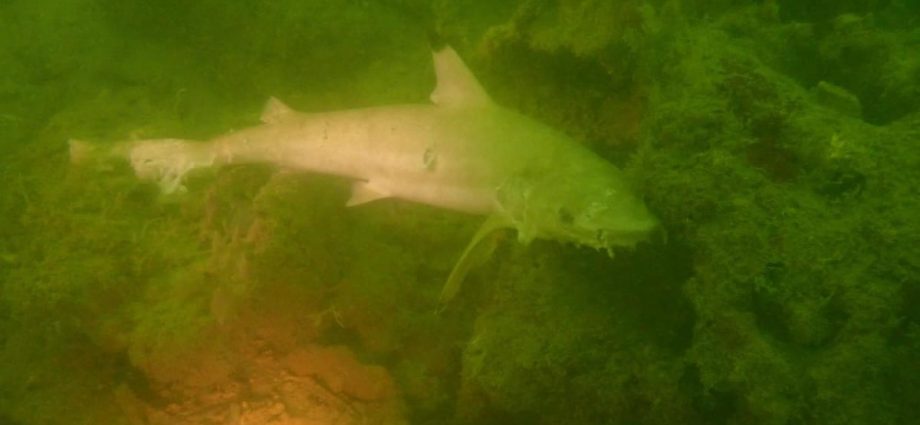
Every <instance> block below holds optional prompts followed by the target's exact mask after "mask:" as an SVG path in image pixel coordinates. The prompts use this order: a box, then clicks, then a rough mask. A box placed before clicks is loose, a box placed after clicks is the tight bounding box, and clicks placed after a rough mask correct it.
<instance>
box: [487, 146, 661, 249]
mask: <svg viewBox="0 0 920 425" xmlns="http://www.w3.org/2000/svg"><path fill="white" fill-rule="evenodd" d="M580 164H581V165H582V166H583V167H580V168H567V167H562V168H561V169H560V168H555V169H553V171H551V172H548V173H543V174H542V175H532V174H531V175H528V173H523V174H521V175H519V176H516V177H515V178H513V179H509V181H507V182H506V183H505V184H504V185H502V187H500V188H499V191H498V195H499V196H498V200H499V204H500V208H501V210H502V211H503V212H504V214H505V215H506V217H508V219H509V221H510V222H511V224H512V226H513V227H515V228H516V229H517V230H518V237H519V239H520V240H521V242H524V243H528V242H530V241H531V240H533V239H535V238H541V239H553V240H558V241H564V242H570V243H574V244H576V245H581V246H587V247H591V248H595V249H601V250H605V251H607V253H608V254H609V255H611V256H613V249H614V248H615V247H633V246H635V245H636V244H637V243H639V242H641V241H643V240H646V239H648V238H649V236H650V235H651V234H652V233H653V232H654V231H656V230H657V229H658V227H659V226H658V221H657V220H656V219H655V217H654V216H652V214H651V213H650V212H649V211H648V209H647V208H646V206H645V204H644V203H643V202H642V200H641V199H640V198H639V197H637V196H636V195H635V194H634V193H633V192H632V191H631V190H630V189H629V187H628V185H627V184H626V181H625V180H624V178H623V177H622V175H621V173H620V171H619V170H618V169H617V168H615V167H614V166H613V165H611V164H609V163H607V162H606V161H602V160H601V161H589V162H580Z"/></svg>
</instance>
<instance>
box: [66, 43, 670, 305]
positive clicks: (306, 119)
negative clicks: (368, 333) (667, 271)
mask: <svg viewBox="0 0 920 425" xmlns="http://www.w3.org/2000/svg"><path fill="white" fill-rule="evenodd" d="M433 59H434V67H435V73H436V76H437V86H436V88H435V90H434V91H433V92H432V94H431V103H430V104H415V105H411V104H410V105H397V106H383V107H372V108H363V109H352V110H342V111H334V112H327V113H302V112H297V111H294V110H293V109H291V108H289V107H288V106H286V105H285V104H284V103H282V102H281V101H279V100H277V99H275V98H272V99H270V100H269V101H268V103H267V105H266V107H265V109H264V112H263V114H262V123H263V124H262V125H258V126H255V127H251V128H247V129H243V130H239V131H235V132H232V133H229V134H225V135H223V136H219V137H217V138H215V139H213V140H210V141H206V142H199V141H189V140H182V139H152V140H137V141H129V142H122V143H117V144H115V145H111V146H110V147H101V146H100V147H94V146H92V145H89V144H87V143H85V142H80V141H75V140H71V141H70V153H71V158H72V160H73V161H74V162H81V161H82V160H85V159H88V158H91V157H93V156H96V157H116V158H123V159H127V160H128V161H129V162H130V164H131V166H132V167H133V169H134V171H135V174H136V175H137V177H138V178H141V179H145V180H151V181H156V182H157V183H159V185H160V187H161V189H162V190H163V191H164V192H176V191H181V190H183V185H182V184H183V180H184V179H185V177H186V176H187V175H188V173H189V172H190V171H192V170H194V169H199V168H204V167H216V166H221V165H225V164H237V163H271V164H276V165H278V166H280V167H283V168H285V169H292V170H299V171H306V172H314V173H323V174H332V175H338V176H343V177H347V178H350V179H353V180H354V186H353V191H352V195H351V199H350V200H349V201H348V205H349V206H355V205H360V204H364V203H367V202H371V201H374V200H378V199H384V198H398V199H403V200H408V201H412V202H419V203H423V204H428V205H433V206H437V207H442V208H446V209H449V210H455V211H461V212H466V213H471V214H477V215H484V216H487V218H486V220H485V222H484V224H483V225H482V226H481V227H480V229H479V230H478V231H477V232H476V234H475V236H474V237H473V239H472V241H471V242H470V243H469V245H468V246H467V247H466V249H465V250H464V251H463V253H462V255H461V256H460V259H459V260H458V261H457V263H456V265H455V266H454V268H453V270H452V271H451V274H450V276H449V278H448V280H447V284H446V285H445V287H444V290H443V291H442V294H441V300H440V302H441V305H442V306H443V305H444V304H446V303H447V302H448V301H449V300H450V299H451V298H453V296H454V295H455V294H456V293H457V291H458V290H459V288H460V283H461V282H462V280H463V277H464V275H465V274H466V273H467V271H468V270H469V268H470V267H471V266H472V265H474V263H476V262H477V261H481V260H482V259H483V258H485V257H487V256H488V255H489V253H490V248H489V246H492V244H484V243H482V241H483V240H485V239H486V237H487V236H488V235H489V234H491V233H492V232H494V231H496V230H498V229H503V228H513V229H515V230H516V231H517V237H518V240H519V241H520V242H522V243H524V244H527V243H529V242H530V241H532V240H534V239H537V238H542V239H552V240H557V241H563V242H571V243H574V244H577V245H581V246H588V247H592V248H596V249H603V250H606V251H607V252H608V253H609V254H610V255H611V256H612V255H613V248H614V247H632V246H634V245H635V244H636V243H638V242H640V241H642V240H644V239H646V238H647V237H648V235H649V233H650V232H651V231H652V230H653V229H655V228H656V226H657V221H656V220H655V218H654V217H653V216H652V214H651V213H649V211H648V209H647V208H646V206H645V205H644V203H643V202H642V201H641V200H640V198H639V197H637V196H636V195H635V194H634V193H633V192H632V191H631V190H630V188H629V187H628V185H627V183H626V181H625V180H624V178H623V176H622V173H621V171H620V170H619V169H617V168H616V167H615V166H614V165H612V164H611V163H609V162H608V161H606V160H604V159H602V158H601V157H599V156H598V155H596V154H594V153H593V152H592V151H590V150H588V149H587V148H585V147H584V146H582V145H581V144H579V143H577V142H575V141H574V140H572V139H571V138H569V137H567V136H566V135H565V134H563V133H562V132H560V131H557V130H555V129H553V128H550V127H549V126H546V125H544V124H541V123H539V122H537V121H535V120H533V119H531V118H528V117H526V116H524V115H522V114H519V113H517V112H515V111H512V110H510V109H507V108H504V107H502V106H500V105H498V104H496V103H495V102H493V101H492V100H491V99H490V97H489V96H488V94H487V93H486V92H485V90H483V88H482V86H481V85H480V84H479V82H478V81H477V80H476V78H475V77H474V75H473V73H472V72H470V70H469V69H468V68H467V67H466V65H465V64H464V63H463V61H462V60H461V59H460V57H459V56H458V55H457V53H456V52H455V51H454V50H453V49H451V48H449V47H448V48H444V49H442V50H441V51H438V52H435V53H434V54H433Z"/></svg>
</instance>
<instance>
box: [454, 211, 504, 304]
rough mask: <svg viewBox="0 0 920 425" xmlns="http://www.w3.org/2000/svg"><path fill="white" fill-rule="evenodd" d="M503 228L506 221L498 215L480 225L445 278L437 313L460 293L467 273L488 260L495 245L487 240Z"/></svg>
mask: <svg viewBox="0 0 920 425" xmlns="http://www.w3.org/2000/svg"><path fill="white" fill-rule="evenodd" d="M505 227H508V222H507V220H505V219H504V218H502V217H500V216H498V215H491V216H489V218H487V219H486V221H485V222H484V223H482V226H480V227H479V230H477V231H476V234H475V235H473V239H472V240H471V241H470V243H469V244H468V245H467V246H466V249H464V250H463V254H461V255H460V259H459V260H457V263H456V264H454V268H453V270H451V272H450V276H449V277H448V278H447V283H445V284H444V289H442V290H441V296H440V298H439V299H438V312H441V311H444V309H445V308H447V305H448V304H449V303H450V302H451V300H453V299H454V297H455V296H456V295H457V293H459V292H460V287H461V285H462V284H463V279H464V278H465V277H466V274H467V272H469V271H470V269H471V268H473V267H475V266H478V265H480V264H482V263H484V262H485V261H486V260H488V259H489V257H490V256H491V255H492V252H494V251H495V245H496V244H495V243H493V242H494V241H491V240H487V239H488V237H489V236H490V235H492V234H493V233H494V232H495V231H496V230H498V229H501V228H505Z"/></svg>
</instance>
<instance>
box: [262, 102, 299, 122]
mask: <svg viewBox="0 0 920 425" xmlns="http://www.w3.org/2000/svg"><path fill="white" fill-rule="evenodd" d="M294 113H296V111H294V110H293V109H291V107H290V106H287V105H285V104H284V102H282V101H280V100H278V98H277V97H274V96H272V97H270V98H268V102H265V107H264V108H262V117H261V118H260V119H261V120H262V122H263V123H265V124H275V123H277V122H279V121H281V120H283V119H284V117H287V116H290V115H292V114H294Z"/></svg>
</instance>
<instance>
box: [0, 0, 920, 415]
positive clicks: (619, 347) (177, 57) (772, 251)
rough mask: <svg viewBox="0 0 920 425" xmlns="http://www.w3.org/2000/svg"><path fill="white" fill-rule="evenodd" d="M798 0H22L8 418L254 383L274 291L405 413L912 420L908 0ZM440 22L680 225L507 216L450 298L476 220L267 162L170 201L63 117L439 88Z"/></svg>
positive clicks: (10, 102)
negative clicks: (572, 235) (619, 231)
mask: <svg viewBox="0 0 920 425" xmlns="http://www.w3.org/2000/svg"><path fill="white" fill-rule="evenodd" d="M218 3H219V4H218ZM333 3H335V4H333ZM808 3H809V4H810V6H808V7H806V6H803V5H804V3H801V2H790V1H764V2H753V3H751V2H738V1H729V0H726V1H719V2H697V1H684V2H678V1H645V2H643V1H619V2H601V1H560V2H534V1H502V2H487V1H473V0H467V1H462V2H448V1H432V2H424V1H364V2H362V1H354V2H348V1H343V2H329V3H322V2H297V3H296V4H294V3H273V4H271V5H262V4H261V3H258V4H257V3H256V2H236V3H233V4H232V5H228V4H224V2H196V3H188V2H176V1H170V2H156V3H149V2H133V1H129V2H109V1H92V0H74V1H67V2H54V3H49V4H44V3H41V2H29V3H26V2H21V1H13V2H2V3H0V17H2V22H3V24H4V25H3V26H2V28H3V30H2V31H3V32H4V33H5V34H4V35H5V37H4V40H5V41H4V43H2V45H0V60H2V66H3V69H4V70H5V72H3V73H2V75H0V136H2V137H0V149H2V150H3V153H4V156H3V158H4V159H3V160H2V161H0V176H2V178H3V182H4V188H5V190H4V191H2V193H0V220H2V223H3V226H0V344H2V351H0V360H2V361H0V364H2V365H3V366H0V413H2V414H0V421H2V420H7V419H8V421H10V422H13V421H15V422H13V423H23V424H32V423H36V424H37V423H49V424H56V423H62V424H63V423H67V424H72V423H130V422H129V421H130V419H129V416H130V415H129V414H127V413H125V411H126V409H125V408H124V406H123V404H118V403H113V400H114V399H116V398H117V395H116V394H118V393H119V392H120V391H121V392H123V391H124V388H130V391H132V392H133V393H134V394H135V395H136V396H137V397H138V398H140V399H143V401H145V402H147V403H150V404H151V405H156V404H158V403H162V402H163V400H159V399H158V396H157V395H156V394H157V392H156V391H157V388H158V385H166V384H169V383H175V382H179V380H180V377H181V376H183V375H187V374H188V373H190V371H194V370H195V369H196V367H197V366H199V365H201V364H213V365H215V366H214V367H215V370H214V371H212V375H210V379H214V380H216V381H220V380H232V379H233V377H234V376H236V374H239V373H241V372H240V368H239V366H234V365H238V364H241V363H242V361H241V360H240V358H242V357H243V356H242V354H241V353H239V352H234V351H233V348H232V345H231V344H230V343H228V342H227V341H228V340H229V335H235V334H234V332H235V330H239V329H247V326H250V327H251V326H253V325H252V324H251V322H250V321H253V320H255V319H253V318H254V317H259V315H258V314H255V313H253V311H256V312H263V313H264V312H265V311H272V310H275V312H280V313H279V314H281V313H283V314H286V315H290V316H291V317H294V318H296V320H299V322H298V323H301V324H302V327H301V328H299V329H298V330H297V331H294V332H291V336H290V339H291V340H292V341H294V342H289V343H290V344H296V341H306V340H310V341H313V340H317V339H318V340H320V341H324V342H327V343H330V344H347V345H349V346H350V347H353V349H354V350H355V351H356V352H357V353H359V356H360V357H361V358H362V359H363V360H365V361H368V362H374V363H377V364H382V365H385V366H387V367H388V368H389V369H391V370H393V371H396V372H395V376H396V377H397V381H398V383H399V384H400V385H401V386H402V388H403V390H404V391H405V392H406V396H407V399H408V400H409V403H410V418H411V419H412V420H413V423H523V422H527V423H554V424H559V423H562V424H565V423H570V424H580V423H675V422H680V423H733V424H747V423H751V424H754V423H756V424H760V423H827V424H836V423H873V424H875V423H891V424H896V423H906V422H907V421H908V420H909V418H910V417H916V415H917V414H918V412H917V407H916V405H915V403H914V400H916V399H917V398H918V397H920V394H918V388H920V384H918V383H917V376H920V373H918V371H917V366H916V365H917V364H920V361H918V358H920V330H918V329H920V314H918V313H917V311H918V310H917V309H916V307H915V305H916V302H917V300H918V298H920V289H918V287H920V282H918V280H917V276H918V270H920V260H918V259H920V252H918V248H917V247H920V241H918V240H917V239H918V236H917V235H918V234H920V232H918V230H917V229H918V228H920V222H918V217H920V214H918V211H920V205H918V201H917V199H920V198H918V196H917V189H916V187H917V182H918V181H920V176H918V170H920V154H918V152H917V150H916V149H915V146H914V145H915V144H916V143H915V142H916V140H917V139H918V137H920V115H918V106H920V104H918V103H917V102H918V99H920V96H918V95H917V93H918V90H920V89H918V87H920V75H918V73H917V67H918V65H917V59H916V58H918V57H920V54H917V42H916V40H917V39H916V30H914V29H912V28H914V27H915V25H913V26H912V22H911V19H914V18H911V16H915V14H916V12H917V9H916V6H913V5H912V4H911V3H909V2H900V1H881V2H808ZM910 12H913V13H914V15H912V14H911V13H910ZM914 23H915V22H914ZM430 31H435V32H437V33H438V35H439V37H440V38H441V39H443V41H447V42H449V43H451V44H452V45H454V47H456V48H457V49H458V51H460V52H461V53H462V54H463V56H464V57H465V58H466V59H467V60H468V62H469V63H470V64H471V66H472V68H473V69H474V71H475V72H477V74H479V75H480V77H481V78H482V80H483V83H484V85H485V86H486V87H487V88H488V89H489V90H490V92H491V93H492V94H493V96H494V97H495V98H496V99H498V100H499V101H501V102H502V103H503V104H505V105H507V106H510V107H514V108H515V109H519V110H521V111H524V112H526V113H528V114H530V115H533V116H535V117H538V118H540V119H541V120H543V121H546V122H548V123H551V124H552V125H553V126H555V127H558V128H560V129H562V130H564V131H566V132H568V133H571V134H573V135H575V136H577V137H578V138H579V139H581V140H583V141H584V142H585V143H587V144H588V145H589V146H591V147H592V148H594V149H595V150H596V151H598V152H600V153H601V154H602V155H604V156H606V157H607V158H609V159H611V160H612V161H614V162H616V163H618V164H621V165H624V166H625V168H626V170H627V172H628V173H629V175H630V176H631V178H632V180H633V181H634V183H635V185H636V187H637V188H639V190H640V192H641V193H643V194H644V196H645V198H646V200H647V203H648V204H649V207H650V208H651V209H652V210H653V211H654V212H655V213H656V215H657V216H658V217H659V218H660V220H661V222H662V224H663V226H664V227H665V229H666V230H667V232H668V237H667V240H666V241H658V242H655V243H650V244H647V245H643V246H640V247H639V248H638V249H637V251H635V252H632V253H620V254H619V255H618V256H617V258H616V259H614V260H609V259H607V258H606V257H605V256H603V255H599V254H597V253H593V252H587V251H583V250H579V249H576V248H573V247H566V246H560V245H557V244H553V243H536V244H534V245H533V246H531V247H526V248H525V247H520V246H517V245H516V244H515V242H514V238H513V237H509V238H507V240H506V241H504V242H503V243H502V244H501V245H500V247H499V250H498V252H497V253H496V255H495V258H493V260H492V261H491V262H490V263H489V264H487V265H485V266H483V267H482V268H481V269H479V270H477V271H475V272H474V273H473V274H472V275H471V282H470V283H471V285H470V287H469V288H468V289H467V290H465V293H464V294H462V295H461V299H460V303H459V304H460V305H458V306H457V307H456V308H455V309H454V310H452V311H449V312H447V313H446V314H445V315H444V316H441V317H439V316H435V315H434V313H433V312H434V308H435V306H436V299H437V294H438V290H439V287H440V284H441V283H442V282H443V278H444V277H445V276H446V273H447V272H448V271H449V269H450V266H451V264H452V261H453V260H454V257H455V256H456V254H457V253H458V252H459V249H462V246H463V245H464V243H465V242H466V238H468V236H469V235H471V234H472V232H473V231H474V229H475V227H476V224H477V223H476V220H475V219H472V218H469V217H464V216H460V215H456V214H453V213H450V212H444V211H436V210H432V209H429V208H425V207H418V206H413V205H406V204H400V203H394V202H382V203H380V204H376V205H368V206H366V207H362V208H360V209H346V208H344V207H343V206H342V204H343V202H344V199H345V198H346V186H347V185H346V182H343V181H340V180H337V179H332V178H318V177H315V176H292V175H284V174H280V175H275V174H274V171H273V170H270V169H267V168H263V167H235V168H229V169H225V170H219V171H216V172H214V173H205V174H202V175H198V176H195V177H194V179H193V181H192V182H190V185H189V187H190V193H189V194H188V195H186V196H185V197H182V198H176V199H162V198H160V197H159V196H158V195H157V194H156V193H155V188H153V187H149V186H148V185H144V184H141V183H138V182H136V181H135V180H134V179H133V177H132V176H131V174H130V170H128V169H127V167H124V166H119V165H113V166H110V167H104V168H102V169H98V170H90V169H81V168H73V167H70V166H69V165H68V164H67V159H66V153H65V141H66V140H67V139H68V138H70V137H80V138H87V139H90V140H93V141H98V142H103V143H105V142H111V141H115V140H120V139H126V138H132V137H137V138H144V137H159V136H175V135H181V136H183V137H190V138H204V137H209V136H212V135H214V134H218V133H220V132H222V131H226V130H227V129H231V128H240V127H243V126H246V125H251V124H252V123H254V122H255V121H256V119H257V115H258V110H259V108H260V105H261V102H262V101H263V100H264V98H266V97H268V96H270V95H279V96H281V97H284V98H285V99H286V100H289V101H290V102H291V103H292V104H294V105H295V106H297V107H298V108H300V109H304V110H326V109H333V108H342V107H355V106H363V105H373V104H385V103H394V102H411V101H423V100H424V99H425V98H426V96H427V94H428V91H429V90H430V86H431V85H432V84H433V76H432V75H431V74H430V65H429V63H428V54H429V53H428V48H427V44H426V43H427V41H426V33H427V32H430ZM26 33H28V34H33V36H32V37H31V38H30V39H29V43H24V42H22V41H17V40H23V39H24V38H23V37H17V36H16V35H21V34H26ZM7 71H8V72H7ZM821 82H827V83H828V84H833V85H834V86H836V87H839V88H841V89H842V90H845V91H846V92H847V93H849V94H851V95H852V96H854V97H856V98H857V99H858V100H859V102H860V103H861V105H862V108H863V109H862V111H863V114H862V117H863V119H860V117H859V116H857V115H855V114H853V113H849V112H846V111H841V109H840V108H836V107H832V106H831V107H829V106H828V104H827V102H826V101H823V100H822V99H821V97H820V92H817V91H816V88H817V87H818V86H819V85H820V83H821ZM844 109H846V108H844ZM278 349H279V350H280V349H281V348H278Z"/></svg>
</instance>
